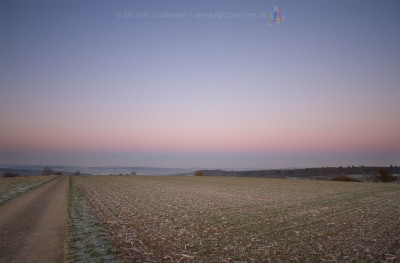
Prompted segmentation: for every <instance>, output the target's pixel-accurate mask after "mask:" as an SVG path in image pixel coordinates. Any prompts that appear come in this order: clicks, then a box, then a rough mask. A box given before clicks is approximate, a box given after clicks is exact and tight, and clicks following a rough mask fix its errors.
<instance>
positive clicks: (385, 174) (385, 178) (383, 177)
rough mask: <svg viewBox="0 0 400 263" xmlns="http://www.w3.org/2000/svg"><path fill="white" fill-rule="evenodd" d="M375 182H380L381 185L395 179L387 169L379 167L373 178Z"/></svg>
mask: <svg viewBox="0 0 400 263" xmlns="http://www.w3.org/2000/svg"><path fill="white" fill-rule="evenodd" d="M374 179H375V181H377V182H382V183H389V182H393V181H395V180H396V177H395V176H393V175H392V174H391V173H390V171H389V169H387V168H384V167H381V168H379V170H378V175H376V176H375V178H374Z"/></svg>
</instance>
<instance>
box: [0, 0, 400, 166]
mask: <svg viewBox="0 0 400 263" xmlns="http://www.w3.org/2000/svg"><path fill="white" fill-rule="evenodd" d="M272 4H274V5H277V6H278V7H279V8H280V10H281V12H282V16H283V18H284V20H283V22H282V23H281V24H277V25H269V21H268V17H265V16H264V14H267V13H268V10H269V7H270V6H271V5H272ZM0 7H1V46H0V48H1V57H0V61H1V62H0V63H1V72H0V74H1V75H0V76H1V89H0V151H1V152H0V164H64V165H100V166H102V165H104V166H105V165H124V166H161V167H182V168H188V167H201V168H226V169H228V168H229V169H247V168H257V169H261V168H286V167H311V166H338V165H362V164H363V165H390V164H393V165H399V164H400V117H399V116H400V51H399V47H400V27H399V25H400V16H399V13H400V1H396V0H392V1H368V0H366V1H355V0H351V1H350V0H349V1H346V0H341V1H329V0H328V1H327V0H324V1H316V0H311V1H303V0H293V1H270V0H265V1H255V0H239V1H236V0H229V1H227V0H214V1H200V0H189V1H183V0H181V1H175V0H171V1H167V0H162V1H161V0H160V1H152V0H149V1H135V0H133V1H91V0H86V1H18V0H17V1H14V0H13V1H8V0H6V1H4V0H1V1H0ZM222 12H226V13H233V14H240V13H254V14H257V16H256V17H248V16H247V17H241V18H238V17H236V18H232V17H228V16H225V17H221V13H222ZM172 14H174V15H178V16H180V17H171V15H172ZM215 14H217V15H219V16H220V17H219V18H218V17H212V16H214V15H215ZM199 15H203V16H209V17H198V16H199ZM168 16H169V17H168Z"/></svg>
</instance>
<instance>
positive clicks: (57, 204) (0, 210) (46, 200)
mask: <svg viewBox="0 0 400 263" xmlns="http://www.w3.org/2000/svg"><path fill="white" fill-rule="evenodd" d="M68 187H69V184H68V177H66V176H61V177H59V178H56V179H54V180H51V181H49V182H48V183H46V184H44V185H42V186H40V187H38V188H35V189H33V190H30V191H28V192H26V193H24V194H21V195H20V196H18V197H16V198H14V199H12V200H9V201H8V202H6V203H4V204H2V205H0V262H7V263H11V262H63V261H64V260H65V248H66V238H67V218H68V217H67V216H68V214H67V211H68V202H67V200H68V198H67V197H68Z"/></svg>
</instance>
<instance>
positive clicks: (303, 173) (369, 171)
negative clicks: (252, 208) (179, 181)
mask: <svg viewBox="0 0 400 263" xmlns="http://www.w3.org/2000/svg"><path fill="white" fill-rule="evenodd" d="M200 172H201V173H200ZM194 174H195V175H199V174H202V175H205V176H237V177H266V178H285V177H299V178H311V177H335V176H341V175H366V176H368V175H369V176H370V177H371V178H373V176H377V177H376V179H372V180H376V181H387V180H388V178H389V177H390V178H392V179H395V177H393V176H392V175H393V174H400V167H398V166H393V165H391V166H389V167H378V166H347V167H343V166H340V167H318V168H304V169H272V170H253V171H225V170H200V171H195V172H194ZM382 174H384V175H382ZM389 175H390V176H389Z"/></svg>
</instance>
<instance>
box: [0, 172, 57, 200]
mask: <svg viewBox="0 0 400 263" xmlns="http://www.w3.org/2000/svg"><path fill="white" fill-rule="evenodd" d="M54 178H56V176H23V177H0V204H2V203H4V202H6V201H7V200H9V199H11V198H13V197H15V196H17V195H20V194H22V193H24V192H26V191H28V190H29V189H32V188H34V187H37V186H39V185H42V184H44V183H46V182H48V181H50V180H51V179H54Z"/></svg>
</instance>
